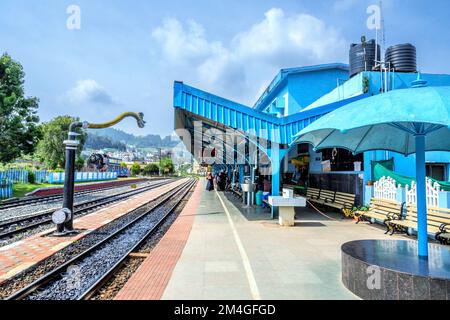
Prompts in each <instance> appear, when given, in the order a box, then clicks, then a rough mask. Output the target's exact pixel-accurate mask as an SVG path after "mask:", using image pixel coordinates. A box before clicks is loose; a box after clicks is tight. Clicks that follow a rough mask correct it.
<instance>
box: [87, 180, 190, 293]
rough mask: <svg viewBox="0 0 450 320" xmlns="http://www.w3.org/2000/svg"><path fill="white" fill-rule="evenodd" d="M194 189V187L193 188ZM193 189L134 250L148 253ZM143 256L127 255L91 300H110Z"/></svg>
mask: <svg viewBox="0 0 450 320" xmlns="http://www.w3.org/2000/svg"><path fill="white" fill-rule="evenodd" d="M194 189H195V188H194ZM192 193H193V190H191V191H190V192H189V193H188V194H187V195H186V197H185V199H184V201H182V202H181V203H180V204H179V205H178V207H177V208H176V209H175V212H174V213H173V214H171V215H170V216H169V217H168V218H167V219H166V221H165V222H164V223H163V224H162V225H161V227H160V228H158V230H156V231H155V232H154V233H153V234H152V235H151V236H150V237H149V238H148V239H147V240H146V241H145V242H144V243H143V244H142V245H141V246H140V247H139V248H138V250H137V251H136V252H139V253H147V254H148V253H150V252H151V251H152V250H153V249H154V248H155V247H156V246H157V244H158V243H159V241H160V240H161V239H162V238H163V236H164V235H165V234H166V232H167V231H168V230H169V228H170V227H171V226H172V224H173V223H174V221H175V220H176V219H177V218H178V216H179V214H180V213H181V212H182V211H183V208H184V207H185V205H186V203H187V201H188V200H189V198H190V197H191V196H192ZM144 260H145V258H141V257H132V258H130V257H128V258H127V260H126V261H125V262H124V263H123V265H122V266H121V267H120V268H119V270H117V272H116V273H115V274H114V275H113V276H112V277H111V279H109V280H108V281H107V282H106V283H105V284H104V285H103V286H102V287H101V288H100V289H99V290H98V291H97V292H96V293H95V294H94V295H93V296H92V297H91V300H112V299H114V297H115V296H116V295H117V293H118V292H119V291H120V290H121V289H122V288H123V286H124V285H125V284H126V283H127V281H128V280H129V279H130V278H131V276H132V275H133V274H134V273H135V272H136V270H137V269H138V268H139V267H140V265H141V264H142V263H143V262H144Z"/></svg>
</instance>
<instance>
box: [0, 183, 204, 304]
mask: <svg viewBox="0 0 450 320" xmlns="http://www.w3.org/2000/svg"><path fill="white" fill-rule="evenodd" d="M195 184H196V180H195V179H190V180H189V181H187V182H186V183H184V184H182V185H181V186H178V187H176V188H174V189H173V190H171V191H170V192H168V193H166V194H165V195H163V196H161V197H160V198H158V199H156V200H154V202H156V203H155V205H154V206H153V207H152V208H151V209H150V210H148V211H147V210H146V211H145V212H143V213H141V214H140V215H138V216H136V217H134V218H133V219H132V220H131V221H128V222H126V223H124V224H123V225H121V226H120V228H118V229H117V230H116V231H114V232H112V233H111V234H109V235H108V236H107V237H105V238H103V239H102V240H101V241H99V242H97V243H95V244H94V245H92V246H91V247H89V248H88V249H86V250H84V251H82V252H81V253H79V254H78V255H76V256H75V257H73V258H71V259H70V260H68V261H66V262H64V263H62V264H60V265H58V266H57V267H56V268H54V269H53V270H51V271H49V272H47V273H45V274H44V275H42V276H41V277H39V278H38V279H37V280H35V281H34V282H33V283H31V284H29V285H28V286H26V287H24V288H22V289H21V290H19V291H17V292H15V293H14V294H12V295H10V296H9V297H8V298H7V300H82V299H89V298H90V297H91V296H92V295H93V294H94V293H95V292H96V291H97V289H98V288H99V287H101V286H102V285H103V284H104V283H105V281H107V280H108V279H109V277H110V276H111V275H112V274H114V272H115V270H117V268H118V267H119V266H120V265H121V264H122V263H123V261H125V259H127V257H128V256H129V255H130V253H132V252H133V251H134V250H135V249H136V248H138V247H139V246H140V245H141V244H142V243H143V242H144V241H146V239H147V238H148V237H149V236H150V235H152V234H153V233H154V232H155V231H156V230H158V228H159V227H160V226H161V225H162V224H163V223H164V221H165V220H166V219H167V218H168V217H169V216H170V214H171V213H172V212H173V211H174V210H175V209H176V208H177V206H178V205H179V204H180V203H181V202H182V201H183V200H184V198H185V197H186V195H187V194H188V192H189V191H190V190H191V188H192V187H193V186H194V185H195Z"/></svg>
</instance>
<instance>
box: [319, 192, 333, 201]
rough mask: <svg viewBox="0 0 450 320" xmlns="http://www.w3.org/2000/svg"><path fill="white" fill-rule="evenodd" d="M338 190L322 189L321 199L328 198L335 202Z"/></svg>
mask: <svg viewBox="0 0 450 320" xmlns="http://www.w3.org/2000/svg"><path fill="white" fill-rule="evenodd" d="M335 195H336V192H334V191H330V190H323V189H322V190H320V199H321V200H328V201H329V202H333V201H334V198H335Z"/></svg>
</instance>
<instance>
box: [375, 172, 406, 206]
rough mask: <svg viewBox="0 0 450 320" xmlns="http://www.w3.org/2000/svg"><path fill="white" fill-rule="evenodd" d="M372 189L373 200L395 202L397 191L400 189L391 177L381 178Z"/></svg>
mask: <svg viewBox="0 0 450 320" xmlns="http://www.w3.org/2000/svg"><path fill="white" fill-rule="evenodd" d="M373 187H374V196H375V198H378V199H387V200H396V199H397V191H398V190H399V189H400V188H401V186H400V185H397V183H396V182H395V180H394V179H392V178H391V177H382V178H381V179H380V180H379V181H377V182H375V183H374V185H373Z"/></svg>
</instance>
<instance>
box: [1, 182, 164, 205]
mask: <svg viewBox="0 0 450 320" xmlns="http://www.w3.org/2000/svg"><path fill="white" fill-rule="evenodd" d="M155 181H158V180H155ZM147 182H148V181H147ZM139 183H146V181H145V180H142V181H139V182H132V183H124V184H118V185H116V186H109V187H103V188H102V187H100V188H97V189H91V190H81V191H77V192H75V196H80V195H84V194H90V193H97V192H102V191H107V190H112V189H116V188H121V187H126V186H129V185H133V184H139ZM62 197H63V195H62V193H61V194H54V195H49V196H42V197H35V198H24V199H16V200H9V201H6V202H1V203H0V211H1V210H6V209H11V208H17V207H24V206H27V205H31V204H36V203H46V202H51V201H54V200H58V199H62Z"/></svg>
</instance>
